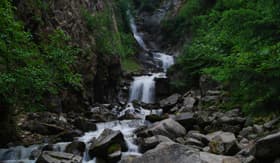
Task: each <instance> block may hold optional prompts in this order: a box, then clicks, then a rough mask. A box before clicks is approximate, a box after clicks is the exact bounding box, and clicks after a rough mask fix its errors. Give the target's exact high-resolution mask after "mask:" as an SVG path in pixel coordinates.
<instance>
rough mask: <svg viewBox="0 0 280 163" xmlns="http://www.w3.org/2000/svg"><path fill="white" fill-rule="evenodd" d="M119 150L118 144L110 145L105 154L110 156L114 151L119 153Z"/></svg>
mask: <svg viewBox="0 0 280 163" xmlns="http://www.w3.org/2000/svg"><path fill="white" fill-rule="evenodd" d="M120 150H121V145H120V144H112V145H111V146H110V147H109V148H108V149H107V153H108V154H111V153H114V152H116V151H120Z"/></svg>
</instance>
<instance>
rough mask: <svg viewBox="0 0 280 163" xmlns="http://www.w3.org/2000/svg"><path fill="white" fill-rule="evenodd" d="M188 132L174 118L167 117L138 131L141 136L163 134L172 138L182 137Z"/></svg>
mask: <svg viewBox="0 0 280 163" xmlns="http://www.w3.org/2000/svg"><path fill="white" fill-rule="evenodd" d="M185 134H186V130H185V128H184V127H183V126H182V125H180V124H179V123H178V122H176V121H174V120H173V119H170V118H169V119H166V120H163V121H160V122H157V123H154V124H152V125H151V126H150V127H148V128H147V129H145V130H143V131H141V132H139V133H137V135H138V136H140V137H150V136H155V135H163V136H166V137H169V138H171V139H175V138H177V137H182V136H184V135H185Z"/></svg>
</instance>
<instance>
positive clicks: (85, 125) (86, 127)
mask: <svg viewBox="0 0 280 163" xmlns="http://www.w3.org/2000/svg"><path fill="white" fill-rule="evenodd" d="M73 124H74V125H75V126H76V127H77V128H78V129H79V130H81V131H83V132H88V131H95V130H96V129H97V127H96V124H95V123H94V122H91V121H90V120H88V119H85V118H81V117H79V118H76V119H75V120H74V122H73Z"/></svg>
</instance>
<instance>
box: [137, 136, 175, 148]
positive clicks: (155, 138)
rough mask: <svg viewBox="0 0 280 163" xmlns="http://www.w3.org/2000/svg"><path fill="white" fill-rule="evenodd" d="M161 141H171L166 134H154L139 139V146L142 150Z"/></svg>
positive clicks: (152, 146) (153, 146)
mask: <svg viewBox="0 0 280 163" xmlns="http://www.w3.org/2000/svg"><path fill="white" fill-rule="evenodd" d="M162 142H173V141H172V140H171V139H169V138H168V137H166V136H162V135H156V136H152V137H148V138H144V139H142V140H140V142H139V144H140V148H141V151H142V152H145V151H147V150H150V149H153V148H155V147H156V146H157V145H158V144H160V143H162Z"/></svg>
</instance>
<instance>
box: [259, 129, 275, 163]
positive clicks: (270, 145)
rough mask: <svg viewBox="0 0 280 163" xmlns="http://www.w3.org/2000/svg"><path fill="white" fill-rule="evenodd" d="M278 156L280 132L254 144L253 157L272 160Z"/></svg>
mask: <svg viewBox="0 0 280 163" xmlns="http://www.w3.org/2000/svg"><path fill="white" fill-rule="evenodd" d="M278 156H280V132H278V133H275V134H271V135H268V136H266V137H264V138H261V139H259V140H258V141H257V143H256V154H255V157H256V158H258V159H262V160H273V159H276V158H277V157H278Z"/></svg>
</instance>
